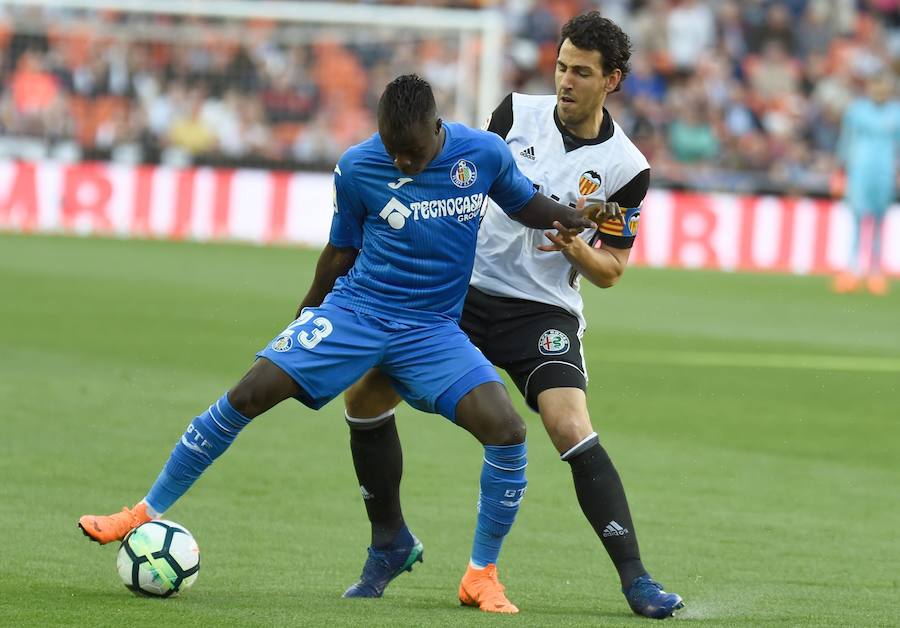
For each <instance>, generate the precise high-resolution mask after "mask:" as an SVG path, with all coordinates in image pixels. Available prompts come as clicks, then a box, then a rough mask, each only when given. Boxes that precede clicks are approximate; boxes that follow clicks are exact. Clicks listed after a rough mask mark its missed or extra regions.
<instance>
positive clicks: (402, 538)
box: [343, 526, 424, 597]
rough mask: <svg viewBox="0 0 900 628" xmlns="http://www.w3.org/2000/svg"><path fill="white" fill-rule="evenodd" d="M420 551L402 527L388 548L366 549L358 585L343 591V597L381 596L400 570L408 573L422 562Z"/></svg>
mask: <svg viewBox="0 0 900 628" xmlns="http://www.w3.org/2000/svg"><path fill="white" fill-rule="evenodd" d="M423 551H424V550H423V547H422V543H421V542H420V541H419V539H417V538H416V537H415V536H413V534H412V532H410V531H409V529H408V528H407V527H406V526H403V529H402V530H400V532H398V533H397V536H396V537H394V540H393V542H392V543H391V544H390V545H387V546H385V547H380V548H374V547H369V558H367V559H366V564H365V565H363V570H362V574H361V575H360V577H359V582H357V583H356V584H353V585H351V586H350V588H349V589H347V590H346V591H344V595H343V597H381V596H382V595H383V594H384V590H385V588H387V585H388V584H389V583H390V581H391V580H393V579H394V578H396V577H397V576H399V575H400V574H402V573H403V572H404V571H412V566H413V563H415V562H416V561H418V562H420V563H421V562H422V554H423Z"/></svg>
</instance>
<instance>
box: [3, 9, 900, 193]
mask: <svg viewBox="0 0 900 628" xmlns="http://www.w3.org/2000/svg"><path fill="white" fill-rule="evenodd" d="M285 1H288V0H285ZM375 3H376V2H373V1H370V2H368V4H375ZM384 4H387V3H386V2H385V3H384ZM391 4H402V5H413V4H418V5H426V4H427V5H430V6H440V7H444V8H447V7H454V8H455V7H465V8H477V7H487V6H491V7H494V8H495V9H496V10H499V11H502V12H503V13H504V19H505V21H506V22H507V23H508V24H509V30H510V36H509V39H508V41H507V42H506V45H505V47H504V49H505V51H506V61H505V69H504V80H505V85H504V90H506V91H508V90H516V91H522V92H527V93H550V92H552V90H553V71H554V62H555V58H556V46H557V43H558V36H559V29H560V26H561V24H562V23H563V22H565V21H566V20H567V19H568V18H569V17H571V16H572V15H575V14H577V13H579V12H581V11H584V10H589V9H598V10H600V11H601V12H603V13H604V14H605V15H607V16H609V17H610V18H611V19H613V20H615V21H616V22H617V23H618V24H620V25H621V26H622V28H623V29H624V30H625V31H626V32H627V33H628V34H629V35H630V36H631V38H632V42H633V45H634V54H633V56H632V70H631V73H630V75H629V76H628V78H627V80H626V81H625V83H624V86H623V89H622V91H621V92H620V93H617V94H614V95H613V96H612V97H610V98H609V99H608V100H607V106H608V108H609V110H610V112H611V113H612V115H613V117H614V119H615V120H616V121H617V122H618V123H619V124H620V125H621V126H622V127H623V128H624V129H625V131H626V132H627V133H628V134H629V135H630V136H631V137H632V138H633V139H634V140H635V142H636V143H637V144H638V145H639V147H640V148H641V150H642V151H643V152H644V153H645V154H646V155H647V157H648V158H649V160H650V162H651V165H652V166H653V168H654V181H655V182H656V183H657V184H662V185H670V186H675V187H679V186H684V187H691V188H700V189H713V190H716V189H720V190H737V191H764V192H765V191H784V190H788V191H796V192H804V193H814V194H821V193H827V191H828V185H829V177H830V175H831V174H832V172H833V170H834V157H833V154H834V149H835V144H836V141H837V137H838V133H839V128H840V121H841V116H842V113H843V110H844V108H845V107H846V106H847V104H848V103H849V102H850V101H851V100H852V99H853V98H855V97H856V96H857V95H858V93H859V92H860V90H861V85H862V84H863V82H864V81H865V79H866V78H867V77H868V76H871V75H872V74H873V73H877V72H880V71H886V70H887V71H893V72H894V73H895V74H896V73H897V72H898V70H900V0H783V1H780V2H777V1H772V0H741V1H740V2H739V1H737V0H705V1H704V0H605V1H594V2H587V1H584V0H529V1H528V2H500V1H498V2H493V1H490V0H480V1H479V0H457V1H453V0H444V1H433V2H414V1H407V2H393V3H391ZM0 11H4V12H3V13H0V85H2V92H0V138H2V139H0V157H7V158H10V157H13V158H14V157H32V158H33V157H40V156H44V155H51V156H55V157H59V158H73V159H79V158H80V159H114V160H124V161H130V162H139V161H143V162H162V163H169V164H173V165H186V164H190V163H200V164H225V165H239V166H269V167H282V168H298V167H299V168H322V167H324V168H328V169H330V166H331V164H333V162H334V160H335V159H336V157H337V156H338V155H339V154H340V153H341V152H342V151H343V150H344V149H345V148H346V147H347V146H349V145H350V144H353V143H355V142H357V141H360V140H361V139H363V138H365V137H367V136H368V135H369V134H370V133H371V132H372V131H373V129H374V126H375V121H374V115H373V112H374V107H375V103H376V102H377V97H378V94H379V93H380V91H381V89H382V88H383V86H384V85H385V84H386V83H387V82H388V81H389V80H390V79H392V78H393V77H394V76H395V75H397V74H400V73H406V72H410V71H415V72H418V73H419V74H421V75H423V76H424V77H426V78H427V79H428V80H429V81H430V82H431V83H432V85H433V86H434V87H435V90H436V92H437V94H438V96H439V100H440V102H439V108H440V110H441V112H442V114H443V115H444V116H445V117H447V118H451V119H452V118H458V117H463V118H464V117H465V116H463V115H461V112H460V111H458V109H457V108H458V107H459V106H460V103H463V104H466V103H467V101H466V99H465V98H460V97H459V96H460V94H459V93H458V92H459V91H460V90H458V89H457V86H458V85H459V77H460V75H461V73H465V72H470V71H471V64H472V58H473V56H474V55H473V53H472V51H469V50H464V51H460V50H458V49H457V48H458V46H459V41H460V40H459V38H458V37H455V36H449V37H443V36H422V35H416V34H415V33H413V32H408V31H407V32H398V31H391V30H388V31H385V32H380V33H379V32H375V31H373V32H369V33H366V36H365V37H360V36H359V34H358V33H357V34H355V35H354V34H351V35H350V36H348V35H347V34H346V33H345V32H342V31H341V30H340V29H336V28H320V29H315V30H314V29H310V28H309V26H307V27H305V28H304V27H302V26H301V25H296V24H284V23H273V22H271V21H266V20H245V21H243V22H240V23H237V22H229V21H225V20H219V19H210V18H175V17H171V16H150V15H134V14H127V13H121V12H114V11H105V12H101V13H94V12H86V11H74V10H64V9H41V8H24V9H15V8H14V9H10V8H7V9H5V10H0ZM397 38H400V39H401V40H402V41H397ZM463 63H465V64H468V65H467V66H466V67H463V68H461V67H460V64H463ZM471 82H474V76H473V77H472V79H471ZM470 84H471V83H470ZM503 93H505V91H504V92H503ZM469 97H470V95H469ZM471 102H472V101H471V99H470V100H469V101H468V104H467V106H470V105H471ZM470 108H471V107H470ZM465 121H468V122H470V123H478V122H479V121H478V120H473V119H470V120H465Z"/></svg>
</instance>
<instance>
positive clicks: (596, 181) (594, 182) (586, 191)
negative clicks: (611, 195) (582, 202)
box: [578, 170, 602, 196]
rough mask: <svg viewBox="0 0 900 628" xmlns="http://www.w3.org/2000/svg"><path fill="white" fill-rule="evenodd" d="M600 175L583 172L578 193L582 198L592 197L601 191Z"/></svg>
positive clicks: (590, 171)
mask: <svg viewBox="0 0 900 628" xmlns="http://www.w3.org/2000/svg"><path fill="white" fill-rule="evenodd" d="M600 183H602V181H601V180H600V175H599V174H597V173H596V172H594V171H593V170H588V171H587V172H582V173H581V176H580V177H579V178H578V193H579V194H581V195H582V196H590V195H591V194H593V193H594V192H596V191H597V190H599V189H600Z"/></svg>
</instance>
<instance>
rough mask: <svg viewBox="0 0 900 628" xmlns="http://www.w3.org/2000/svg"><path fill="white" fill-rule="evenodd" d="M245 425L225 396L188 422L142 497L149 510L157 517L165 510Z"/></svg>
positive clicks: (183, 492) (242, 417)
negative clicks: (164, 463)
mask: <svg viewBox="0 0 900 628" xmlns="http://www.w3.org/2000/svg"><path fill="white" fill-rule="evenodd" d="M248 423H250V419H248V418H247V417H245V416H244V415H243V414H241V413H240V412H238V411H237V410H235V409H234V408H233V407H232V406H231V404H230V403H229V402H228V394H227V393H226V394H224V395H222V397H221V398H220V399H219V400H218V401H216V402H215V403H214V404H212V405H211V406H210V407H209V409H207V411H206V412H204V413H203V414H201V415H200V416H198V417H196V418H195V419H194V420H193V421H191V423H190V425H188V427H187V430H186V431H185V433H184V435H183V436H182V437H181V440H179V441H178V442H177V443H176V444H175V449H173V450H172V454H171V455H170V456H169V460H168V462H166V466H165V467H163V470H162V471H161V472H160V474H159V477H158V478H156V482H154V484H153V486H152V487H151V488H150V492H149V493H147V497H145V498H144V501H145V502H146V503H147V506H148V507H149V508H150V510H152V511H154V512H155V513H156V515H157V516H159V515H161V514H162V513H164V512H165V511H167V510H168V509H169V507H170V506H172V504H174V503H175V502H176V501H177V500H178V498H179V497H181V496H182V495H184V494H185V493H186V492H187V490H188V489H189V488H190V487H191V486H192V485H193V484H194V482H196V481H197V478H199V477H200V474H201V473H203V471H205V470H206V467H208V466H209V465H211V464H212V463H213V460H215V459H216V458H218V457H219V456H221V455H222V453H223V452H224V451H225V450H226V449H228V446H229V445H231V443H232V442H233V441H234V439H235V438H237V435H238V434H239V433H240V431H241V430H242V429H244V426H246V425H247V424H248Z"/></svg>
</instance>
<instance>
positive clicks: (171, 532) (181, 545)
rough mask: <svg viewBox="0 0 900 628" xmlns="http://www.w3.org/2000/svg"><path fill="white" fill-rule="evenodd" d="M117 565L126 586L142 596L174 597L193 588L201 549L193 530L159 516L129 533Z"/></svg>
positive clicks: (117, 558) (117, 559) (198, 569)
mask: <svg viewBox="0 0 900 628" xmlns="http://www.w3.org/2000/svg"><path fill="white" fill-rule="evenodd" d="M116 568H117V569H118V570H119V577H120V578H122V582H124V583H125V586H126V587H128V588H129V589H131V590H132V591H134V592H135V593H138V594H140V595H149V596H153V597H170V596H172V595H175V594H176V593H178V592H179V591H184V590H185V589H189V588H190V587H191V585H193V584H194V582H195V581H196V580H197V574H198V573H199V571H200V548H199V547H197V541H195V540H194V537H193V536H191V533H190V532H188V531H187V529H185V528H184V527H182V526H180V525H178V524H177V523H175V522H173V521H166V520H165V519H158V520H155V521H149V522H147V523H144V524H141V525H139V526H138V527H136V528H135V529H134V530H132V531H131V532H129V533H128V536H126V537H125V540H123V541H122V546H121V547H120V548H119V554H118V556H117V557H116Z"/></svg>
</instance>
